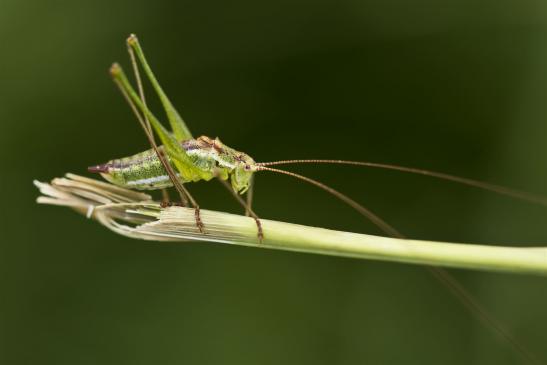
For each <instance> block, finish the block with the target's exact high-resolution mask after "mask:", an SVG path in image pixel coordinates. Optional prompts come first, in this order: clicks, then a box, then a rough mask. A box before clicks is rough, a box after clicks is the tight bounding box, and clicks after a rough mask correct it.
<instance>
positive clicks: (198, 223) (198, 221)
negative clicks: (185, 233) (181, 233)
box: [194, 205, 205, 234]
mask: <svg viewBox="0 0 547 365" xmlns="http://www.w3.org/2000/svg"><path fill="white" fill-rule="evenodd" d="M194 212H195V217H196V226H197V227H198V229H199V232H200V233H203V234H205V229H204V225H203V222H202V220H201V214H200V210H199V206H197V205H196V206H195V208H194Z"/></svg>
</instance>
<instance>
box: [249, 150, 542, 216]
mask: <svg viewBox="0 0 547 365" xmlns="http://www.w3.org/2000/svg"><path fill="white" fill-rule="evenodd" d="M289 164H337V165H352V166H365V167H375V168H381V169H387V170H395V171H402V172H408V173H411V174H418V175H425V176H431V177H434V178H437V179H442V180H448V181H453V182H456V183H459V184H463V185H468V186H473V187H476V188H479V189H483V190H488V191H491V192H494V193H497V194H501V195H506V196H510V197H512V198H516V199H520V200H525V201H527V202H531V203H536V204H540V205H545V206H547V198H546V197H543V196H539V195H534V194H530V193H526V192H522V191H518V190H514V189H509V188H506V187H504V186H500V185H495V184H490V183H487V182H483V181H478V180H472V179H467V178H464V177H459V176H454V175H449V174H445V173H442V172H435V171H430V170H423V169H417V168H413V167H405V166H399V165H391V164H384V163H376V162H366V161H346V160H323V159H313V160H284V161H273V162H258V163H256V165H257V166H274V165H289Z"/></svg>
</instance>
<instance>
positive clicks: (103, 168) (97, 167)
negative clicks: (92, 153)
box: [87, 164, 108, 173]
mask: <svg viewBox="0 0 547 365" xmlns="http://www.w3.org/2000/svg"><path fill="white" fill-rule="evenodd" d="M87 171H89V172H94V173H101V172H108V165H107V164H104V165H95V166H89V167H88V168H87Z"/></svg>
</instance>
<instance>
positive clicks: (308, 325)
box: [0, 0, 547, 364]
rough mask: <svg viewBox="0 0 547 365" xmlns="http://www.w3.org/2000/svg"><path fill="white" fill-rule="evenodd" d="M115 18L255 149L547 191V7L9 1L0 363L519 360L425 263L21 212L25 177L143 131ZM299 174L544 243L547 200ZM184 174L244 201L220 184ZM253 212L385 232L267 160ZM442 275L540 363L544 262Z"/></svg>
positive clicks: (368, 177)
mask: <svg viewBox="0 0 547 365" xmlns="http://www.w3.org/2000/svg"><path fill="white" fill-rule="evenodd" d="M130 32H135V33H137V34H138V35H139V36H140V39H141V41H142V43H143V45H144V47H145V50H146V52H147V54H148V57H149V60H150V61H151V63H152V65H153V67H154V69H155V70H156V72H157V75H158V77H159V78H160V80H161V82H162V84H163V86H164V88H165V89H166V91H167V92H168V94H169V95H170V96H171V99H172V100H173V101H174V102H175V104H176V105H177V106H178V107H180V110H181V113H182V114H183V116H184V117H185V119H186V120H187V122H188V123H189V125H190V127H191V129H192V130H193V131H194V133H195V134H196V135H199V134H206V135H209V136H213V137H214V136H220V137H221V138H222V140H223V141H224V142H225V143H227V144H228V145H230V146H234V147H236V148H237V149H240V150H242V151H245V152H248V153H249V154H250V155H251V156H253V157H255V159H256V160H259V161H269V160H276V159H286V158H345V159H354V160H369V161H376V162H388V163H398V164H402V165H409V166H415V167H422V168H429V169H434V170H441V171H444V172H448V173H452V174H456V175H461V176H467V177H473V178H478V179H482V180H487V181H491V182H495V183H499V184H503V185H507V186H511V187H515V188H519V189H523V190H526V191H530V192H536V193H539V194H547V188H546V184H545V182H546V180H547V169H546V167H547V157H546V156H547V147H546V145H545V142H544V141H545V140H546V138H547V127H546V126H547V5H546V3H545V1H540V0H538V1H507V0H502V1H500V0H480V1H476V0H475V1H461V0H442V1H433V0H418V1H405V0H390V1H385V0H344V1H322V2H317V1H286V0H282V1H230V2H228V1H196V0H194V1H171V2H169V1H149V2H144V1H140V2H139V1H85V2H83V1H37V0H36V1H21V0H2V1H1V2H0V128H1V129H0V156H1V157H0V167H1V170H0V171H1V172H0V176H1V178H0V188H1V190H0V191H1V195H2V199H1V202H2V209H1V210H0V211H1V213H0V214H1V216H0V218H1V225H2V226H1V227H2V236H1V246H0V247H1V251H0V270H1V271H0V273H1V277H0V280H1V283H2V286H1V294H0V321H1V322H0V362H1V363H2V364H283V363H292V364H364V363H371V364H513V363H519V362H520V358H519V357H518V355H516V354H515V352H513V351H512V350H511V349H510V348H509V347H508V346H507V345H506V344H505V343H503V342H502V341H500V340H499V338H497V337H496V336H495V335H493V334H492V333H491V332H490V331H489V330H488V329H487V328H485V327H484V326H483V325H482V324H481V322H480V321H478V320H476V319H475V318H473V317H471V316H470V315H469V314H468V313H467V312H466V311H465V310H464V309H463V307H462V306H461V305H460V303H459V302H457V301H456V300H455V299H454V298H453V297H452V296H451V295H450V294H449V293H448V291H447V290H446V289H445V288H443V287H442V286H440V285H439V284H438V283H437V282H436V281H435V279H434V278H432V277H431V276H430V275H428V274H427V272H426V271H425V270H424V269H423V268H422V267H419V266H410V265H401V264H391V263H381V262H371V261H359V260H350V259H340V258H331V257H322V256H314V255H306V254H297V253H287V252H275V251H267V250H260V249H250V248H240V247H229V246H223V245H218V244H207V243H187V244H163V243H162V244H155V243H150V242H141V241H135V240H130V239H127V238H123V237H120V236H117V235H115V234H113V233H111V232H109V231H107V230H106V229H104V228H103V227H101V226H99V225H98V224H96V223H94V222H91V221H88V220H86V219H84V218H83V217H81V216H79V215H77V214H75V213H73V212H71V211H69V210H68V209H63V208H55V207H50V206H38V205H36V204H35V198H36V197H37V195H38V192H37V190H36V189H35V188H34V187H33V186H32V180H33V179H39V180H42V181H47V180H49V179H51V178H53V177H56V176H60V175H62V174H64V173H65V172H68V171H69V172H74V173H80V174H85V173H86V172H85V169H86V167H87V166H88V165H91V164H95V163H99V162H104V161H106V160H109V159H111V158H114V157H121V156H124V155H128V154H132V153H134V152H137V151H139V150H143V149H145V148H147V145H146V139H145V138H144V136H143V134H142V131H141V129H140V127H139V126H138V124H137V123H136V121H135V120H134V119H133V117H132V115H131V114H130V112H129V109H128V108H127V106H126V105H125V104H124V101H123V100H122V98H121V97H120V95H119V93H118V92H117V90H116V89H115V88H114V87H113V85H112V84H111V81H110V80H109V77H108V74H107V69H108V67H109V66H110V63H111V62H113V61H120V62H121V63H122V64H123V65H125V66H126V67H127V66H128V62H127V55H126V53H125V45H124V40H125V38H126V36H127V35H128V34H129V33H130ZM149 95H150V93H149ZM154 106H156V107H157V104H154ZM156 110H158V109H157V108H156ZM158 111H159V110H158ZM158 114H159V113H158ZM295 169H296V170H297V171H300V172H302V173H304V174H307V175H309V176H312V177H315V178H318V179H320V180H322V181H324V182H326V183H328V184H331V185H332V186H334V187H336V188H338V189H339V190H341V191H343V192H345V193H347V194H348V195H350V196H352V197H354V198H355V199H356V200H358V201H359V202H362V203H363V204H365V205H367V206H368V207H369V208H371V209H372V210H373V211H375V212H376V213H378V214H379V215H380V216H382V217H383V218H385V219H386V220H387V221H388V222H390V223H391V224H393V225H394V226H395V227H397V228H398V229H399V230H401V231H402V232H404V233H405V234H407V235H408V236H411V237H413V238H422V239H435V240H446V241H456V242H458V241H459V242H473V243H488V244H511V245H545V244H546V242H547V228H546V227H545V220H546V218H547V214H546V213H547V211H546V210H545V208H541V207H536V206H533V205H529V204H526V203H521V202H519V201H514V200H511V199H507V198H504V197H498V196H495V195H493V194H489V193H486V192H482V191H477V190H473V189H470V188H466V187H460V186H457V185H454V184H452V183H448V182H439V181H434V180H430V179H427V178H424V177H416V176H405V175H403V174H400V173H394V172H385V171H379V170H367V169H358V168H345V167H339V166H330V167H329V166H319V167H312V166H303V167H300V168H298V167H295ZM191 188H192V191H193V192H194V194H195V196H196V198H198V199H199V202H200V203H201V205H202V206H203V207H206V208H211V209H222V210H230V211H235V212H237V211H239V210H238V206H237V205H236V204H235V203H234V202H232V200H231V198H230V197H229V195H227V194H226V193H225V192H224V191H223V190H222V188H220V187H219V186H218V184H214V183H209V184H207V183H203V184H195V185H192V186H191ZM256 211H257V212H258V213H259V214H260V215H262V216H263V217H267V218H272V219H280V220H284V221H290V222H298V223H303V224H312V225H317V226H324V227H330V228H336V229H344V230H351V231H356V232H367V233H374V234H378V233H379V232H378V230H377V229H375V228H374V227H373V226H372V225H371V224H369V223H366V222H364V221H363V219H362V218H361V217H360V216H359V215H358V214H357V213H355V212H353V211H351V210H350V209H349V208H348V207H347V206H345V205H343V204H342V203H340V202H339V201H337V200H336V199H334V198H333V197H330V196H328V195H326V194H325V193H324V192H322V191H320V190H318V189H317V188H314V187H312V186H308V185H305V184H303V183H299V182H297V181H293V180H291V179H290V178H288V177H284V176H275V175H272V174H269V173H264V174H263V175H259V176H258V178H257V188H256ZM452 272H453V274H454V275H455V276H456V277H457V278H458V279H459V280H461V281H462V282H463V283H464V284H465V286H466V287H467V288H468V289H469V290H470V291H471V292H472V293H474V294H475V295H476V296H477V297H478V298H479V300H480V301H481V302H482V303H483V304H484V305H485V306H486V307H487V308H488V309H489V311H490V312H491V313H492V314H493V315H494V316H496V317H498V318H499V319H501V320H502V321H503V322H505V323H506V324H507V326H508V327H510V328H511V331H512V333H513V334H514V335H515V336H516V337H518V338H519V339H520V340H521V342H523V343H524V344H525V345H526V346H527V347H528V348H530V349H531V350H532V351H533V352H535V353H536V354H537V355H538V356H539V357H540V358H541V359H542V360H543V361H547V346H546V343H547V341H546V340H547V334H546V333H547V310H546V308H547V282H546V280H545V279H544V278H540V277H532V276H516V275H507V274H492V273H481V272H471V271H457V270H453V271H452Z"/></svg>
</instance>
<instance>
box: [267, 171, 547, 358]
mask: <svg viewBox="0 0 547 365" xmlns="http://www.w3.org/2000/svg"><path fill="white" fill-rule="evenodd" d="M293 161H294V162H293ZM301 161H303V163H308V162H309V163H312V161H315V162H317V161H323V162H324V163H331V161H340V160H289V161H278V162H270V163H257V164H256V171H271V172H275V173H278V174H283V175H288V176H292V177H294V178H296V179H299V180H302V181H305V182H307V183H310V184H312V185H315V186H317V187H319V188H321V189H323V190H325V191H327V192H328V193H330V194H332V195H334V196H335V197H337V198H338V199H340V200H342V201H343V202H344V203H346V204H348V205H349V206H351V207H352V208H353V209H355V210H356V211H358V212H359V213H361V214H362V215H363V216H365V217H366V218H367V219H369V220H370V221H371V222H372V223H374V224H375V225H376V226H377V227H378V228H380V229H381V230H382V231H384V232H385V233H387V234H388V235H390V236H392V237H396V238H401V239H404V238H406V237H405V236H404V235H403V234H402V233H400V232H399V231H397V230H396V229H395V228H393V227H392V226H391V225H390V224H388V223H387V222H385V221H384V220H383V219H381V218H380V217H378V216H377V215H376V214H374V213H373V212H372V211H370V210H369V209H367V208H365V207H364V206H362V205H361V204H359V203H357V202H356V201H355V200H353V199H351V198H350V197H348V196H347V195H344V194H342V193H341V192H339V191H338V190H335V189H333V188H331V187H330V186H328V185H325V184H323V183H321V182H319V181H317V180H314V179H311V178H309V177H306V176H303V175H299V174H296V173H294V172H290V171H285V170H280V169H276V168H271V167H267V166H268V165H270V166H271V165H281V164H282V163H284V162H286V163H299V162H301ZM327 161H328V162H327ZM344 162H350V164H355V165H360V164H365V163H361V162H356V163H353V161H340V162H334V163H344ZM319 163H321V162H319ZM365 166H366V165H365ZM387 166H391V165H387ZM377 167H379V166H377ZM395 167H398V166H395ZM410 170H414V169H410ZM417 171H423V170H417ZM409 172H414V171H409ZM428 172H429V171H428ZM434 174H436V175H438V174H437V173H434ZM440 175H444V174H440ZM431 176H435V175H431ZM448 176H450V175H448ZM436 177H438V176H436ZM454 178H457V177H456V176H454ZM457 179H459V178H457ZM463 180H466V179H463ZM471 181H473V180H471ZM473 182H474V181H473ZM427 269H428V271H429V272H431V274H432V275H433V276H434V277H435V278H436V279H437V280H439V281H440V282H441V283H443V284H444V285H446V287H447V288H448V289H449V290H450V291H451V292H452V294H454V296H455V297H456V298H458V300H459V301H460V302H461V303H462V304H463V305H464V307H465V308H467V309H468V310H469V311H470V312H471V313H473V315H475V316H476V317H477V318H478V319H479V320H482V321H483V322H484V323H485V324H486V325H487V326H489V327H490V328H491V329H493V330H494V332H496V333H497V334H498V335H500V336H501V337H502V338H503V339H504V340H505V341H506V342H507V343H509V344H510V345H511V346H512V347H513V349H515V350H516V351H517V352H518V353H520V354H521V355H522V357H523V358H525V359H526V360H527V361H528V362H529V363H530V364H537V365H540V364H541V362H540V361H539V360H538V359H537V357H536V356H535V355H534V354H532V353H531V352H530V351H529V350H528V349H527V348H526V347H525V346H524V345H522V344H521V343H520V342H519V341H518V340H517V339H516V338H515V337H514V336H513V335H512V334H511V332H510V331H509V330H508V329H507V328H506V327H505V326H504V325H503V323H501V322H500V321H498V320H497V319H496V318H494V317H493V316H492V315H490V314H489V313H488V311H487V310H486V309H485V308H484V307H483V306H482V305H481V304H480V303H479V302H478V301H477V300H476V299H475V297H474V296H473V295H472V294H471V293H470V292H468V291H467V290H466V289H465V288H464V287H463V286H462V285H461V284H460V283H459V282H458V280H456V278H454V277H453V276H452V275H450V274H449V273H448V271H446V270H444V269H442V268H439V267H434V266H428V267H427Z"/></svg>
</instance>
